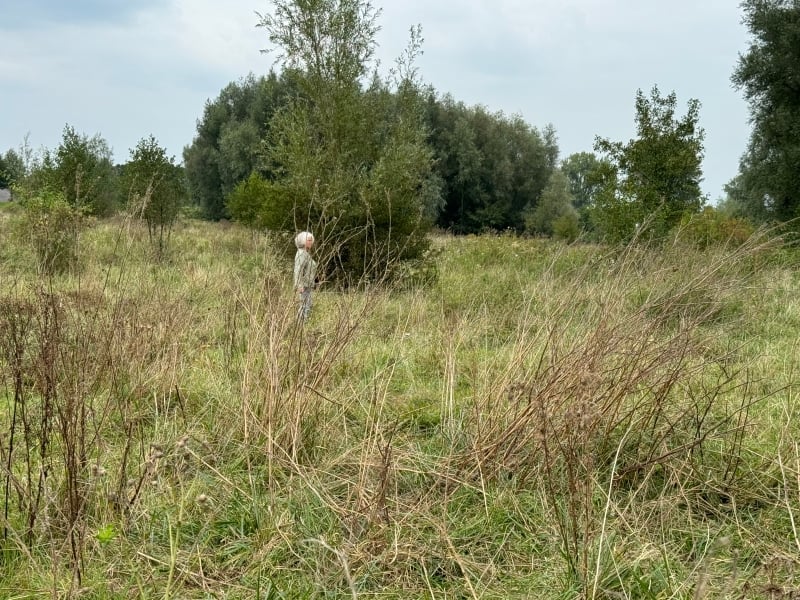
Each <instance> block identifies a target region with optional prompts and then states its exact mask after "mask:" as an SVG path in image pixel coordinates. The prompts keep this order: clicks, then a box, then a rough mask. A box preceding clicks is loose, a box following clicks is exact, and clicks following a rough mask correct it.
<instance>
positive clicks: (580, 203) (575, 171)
mask: <svg viewBox="0 0 800 600" xmlns="http://www.w3.org/2000/svg"><path fill="white" fill-rule="evenodd" d="M609 166H610V165H608V164H603V162H602V161H601V160H600V159H598V158H597V155H595V154H594V153H592V152H576V153H574V154H570V155H569V156H568V157H567V158H565V159H564V160H562V161H561V172H562V173H564V175H565V176H566V177H567V180H568V181H569V191H570V193H571V194H572V205H573V206H574V207H575V209H576V210H577V211H578V217H579V220H580V225H581V227H583V229H585V230H587V231H588V230H591V229H592V222H591V219H590V217H589V215H590V214H591V210H592V207H593V206H594V205H595V200H596V199H597V196H598V194H599V193H600V190H602V189H603V185H604V182H603V173H605V172H607V171H608V168H609Z"/></svg>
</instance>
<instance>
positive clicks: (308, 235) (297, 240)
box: [294, 231, 314, 248]
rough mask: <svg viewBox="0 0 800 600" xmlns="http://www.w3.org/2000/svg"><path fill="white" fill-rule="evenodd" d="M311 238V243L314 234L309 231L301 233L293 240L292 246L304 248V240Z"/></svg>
mask: <svg viewBox="0 0 800 600" xmlns="http://www.w3.org/2000/svg"><path fill="white" fill-rule="evenodd" d="M308 238H311V241H314V234H313V233H311V232H310V231H301V232H300V233H298V234H297V235H296V236H295V238H294V245H295V246H297V247H298V248H305V247H306V240H307V239H308Z"/></svg>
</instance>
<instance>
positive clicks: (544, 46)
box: [0, 0, 750, 202]
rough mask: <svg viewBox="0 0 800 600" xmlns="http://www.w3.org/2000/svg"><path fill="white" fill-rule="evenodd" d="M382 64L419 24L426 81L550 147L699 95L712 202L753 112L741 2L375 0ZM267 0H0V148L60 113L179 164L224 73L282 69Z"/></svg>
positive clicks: (43, 135)
mask: <svg viewBox="0 0 800 600" xmlns="http://www.w3.org/2000/svg"><path fill="white" fill-rule="evenodd" d="M373 6H375V7H376V8H378V9H380V11H381V12H380V14H379V17H378V24H379V25H380V26H381V30H380V32H379V33H378V37H377V43H378V50H377V54H376V56H377V58H378V59H379V60H380V67H379V68H380V70H381V72H383V73H385V72H387V71H388V69H389V68H390V67H391V66H392V65H393V64H394V61H395V59H396V58H397V57H398V56H400V55H401V53H402V52H403V50H404V49H405V48H406V45H407V43H408V40H409V29H410V28H411V27H412V26H416V25H420V26H421V28H422V37H423V40H424V41H423V44H422V50H423V54H422V55H421V56H420V57H418V59H417V61H416V66H417V67H418V70H419V76H420V78H421V80H422V81H423V83H425V84H429V85H431V86H433V87H434V88H435V89H436V90H437V92H438V93H439V94H442V95H443V94H450V95H451V96H452V97H453V98H454V99H455V100H456V101H461V102H464V103H465V104H466V105H468V106H474V105H482V106H484V107H485V108H486V109H488V110H490V111H492V112H503V113H504V114H506V115H519V116H521V117H522V118H523V119H524V120H525V121H526V122H527V123H529V124H530V125H532V126H534V127H536V128H537V129H540V130H541V129H543V128H544V127H546V126H548V125H552V126H553V127H554V128H555V131H556V134H557V136H558V144H559V149H560V157H561V158H566V157H567V156H569V155H570V154H572V153H575V152H591V151H593V145H594V140H595V138H596V137H597V136H599V137H603V138H607V139H610V140H612V141H621V142H627V141H629V140H630V139H631V138H633V137H634V136H635V109H634V101H635V97H636V92H637V90H640V89H641V90H642V91H644V92H645V93H648V94H649V91H650V90H651V89H652V88H653V86H658V88H659V90H660V92H661V93H662V95H666V94H668V93H670V92H673V91H674V92H675V93H676V95H677V100H678V115H679V116H683V115H685V114H686V110H687V102H688V101H689V100H690V99H697V100H699V101H700V103H701V108H700V119H699V121H700V126H701V127H702V128H703V129H704V130H705V157H704V161H703V173H704V181H703V182H702V186H701V187H702V189H703V191H704V193H705V194H706V195H707V197H708V198H709V200H710V201H712V202H714V201H716V200H717V199H719V198H722V197H724V191H723V186H724V185H725V184H726V183H727V182H728V181H730V180H731V178H733V177H734V176H735V175H736V173H737V172H738V163H739V157H740V156H741V155H742V154H743V153H744V151H745V148H746V145H747V141H748V138H749V135H750V125H749V111H748V107H747V103H746V101H745V100H744V98H743V94H742V92H741V91H738V90H736V89H734V88H733V86H732V85H731V82H730V77H731V74H732V72H733V70H734V69H735V67H736V64H737V61H738V58H739V55H740V54H743V53H745V52H746V51H747V48H748V46H749V43H750V36H749V33H748V31H747V29H746V27H745V26H744V25H742V23H741V17H742V14H741V9H740V8H739V7H738V3H737V2H736V1H735V0H702V1H700V2H698V1H697V0H670V1H669V2H666V1H664V0H458V1H456V0H391V2H390V1H389V0H373ZM271 7H272V3H271V2H270V1H269V0H224V1H223V0H137V1H132V0H69V1H65V0H2V10H1V11H0V152H5V151H6V150H8V149H14V150H18V149H19V148H20V146H21V144H23V142H25V141H26V140H27V144H28V146H29V147H31V148H32V149H33V150H34V151H41V149H43V148H48V149H51V150H54V149H55V148H57V147H58V145H59V143H60V141H61V136H62V132H63V130H64V127H65V125H70V126H71V127H73V128H74V129H75V131H77V132H78V133H81V134H85V135H87V136H89V137H91V136H94V135H99V136H100V137H102V138H103V139H105V140H106V142H107V143H108V144H109V146H110V147H111V149H112V151H113V154H114V160H115V162H118V163H124V162H127V160H128V159H129V157H130V151H131V149H132V148H134V147H135V146H136V144H137V143H138V142H139V140H141V139H143V138H146V137H148V136H149V135H153V136H154V137H155V138H156V140H158V142H159V144H160V145H161V146H162V147H164V148H166V150H167V153H168V154H169V155H170V156H174V157H175V159H176V162H181V160H182V154H183V148H184V147H185V146H187V145H189V144H191V142H192V140H193V138H194V136H195V134H196V127H197V121H198V119H200V118H201V117H202V114H203V108H204V106H205V104H206V102H208V101H213V100H214V99H215V98H216V97H217V96H218V95H219V93H220V91H221V90H222V89H223V88H224V87H225V86H226V85H227V84H229V83H231V82H233V81H238V80H240V79H241V78H243V77H245V76H247V75H248V74H250V73H253V74H255V75H256V76H259V75H266V74H267V73H269V70H270V69H271V68H273V67H277V65H276V64H275V59H276V57H277V53H275V52H266V53H265V52H262V51H263V50H270V42H269V39H268V37H267V33H266V31H265V30H264V29H263V28H258V27H256V25H257V23H258V21H259V17H258V15H257V13H261V14H265V13H269V12H270V11H271Z"/></svg>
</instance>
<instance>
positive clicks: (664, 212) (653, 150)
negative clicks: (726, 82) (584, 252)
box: [592, 86, 705, 241]
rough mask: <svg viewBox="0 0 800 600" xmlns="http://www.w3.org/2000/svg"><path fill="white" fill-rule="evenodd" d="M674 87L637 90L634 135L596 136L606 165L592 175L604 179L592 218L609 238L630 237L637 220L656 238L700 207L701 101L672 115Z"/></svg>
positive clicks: (599, 229) (703, 134)
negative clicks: (625, 139)
mask: <svg viewBox="0 0 800 600" xmlns="http://www.w3.org/2000/svg"><path fill="white" fill-rule="evenodd" d="M676 108H677V97H676V95H675V93H674V92H672V93H671V94H669V95H668V96H666V97H662V96H661V94H660V93H659V90H658V87H657V86H654V87H653V89H652V90H651V92H650V96H649V98H648V97H646V96H645V95H644V93H643V92H642V90H638V91H637V92H636V129H637V134H638V137H637V138H636V139H633V140H630V141H629V142H628V143H627V144H623V143H622V142H612V141H610V140H608V139H604V138H600V137H598V138H597V139H596V141H595V150H597V151H598V152H601V153H603V154H604V158H605V160H606V161H607V162H608V167H602V166H601V168H599V169H598V170H597V171H596V175H597V176H598V177H599V178H600V179H601V180H602V181H603V186H602V188H601V189H600V190H599V193H598V195H597V199H596V202H595V206H594V208H593V209H592V221H593V222H594V224H595V225H596V227H597V229H598V231H599V232H600V233H601V235H602V236H604V237H605V238H607V239H609V240H611V241H624V240H626V239H630V238H631V237H632V236H633V234H634V232H635V231H636V228H637V225H646V226H647V228H648V232H649V233H650V235H652V236H655V237H659V236H662V235H664V234H665V233H666V232H668V231H669V230H670V229H671V228H672V227H674V226H675V225H677V224H678V223H679V222H680V220H681V218H682V216H683V215H684V214H686V213H696V212H698V211H699V210H700V209H701V208H702V206H703V204H704V202H705V199H704V198H703V196H702V193H701V190H700V181H701V180H702V169H701V163H702V160H703V139H704V136H705V133H704V131H703V129H702V128H700V127H699V125H698V122H699V113H700V103H699V101H697V100H694V99H691V100H689V103H688V110H687V113H686V115H684V116H683V117H681V118H678V117H676V115H675V112H676Z"/></svg>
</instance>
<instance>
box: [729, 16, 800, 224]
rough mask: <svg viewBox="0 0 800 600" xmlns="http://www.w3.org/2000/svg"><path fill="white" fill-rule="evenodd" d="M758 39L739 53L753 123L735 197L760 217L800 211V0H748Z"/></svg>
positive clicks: (782, 217) (738, 76) (740, 81)
mask: <svg viewBox="0 0 800 600" xmlns="http://www.w3.org/2000/svg"><path fill="white" fill-rule="evenodd" d="M742 7H743V9H744V22H745V23H746V25H747V27H748V29H749V30H750V33H751V34H752V35H753V38H754V39H753V41H752V43H751V44H750V47H749V48H748V50H747V52H746V53H745V54H744V55H742V56H740V57H739V64H738V66H737V68H736V71H735V72H734V74H733V77H732V79H733V82H734V84H735V85H736V86H737V87H738V88H739V89H741V90H743V91H744V95H745V98H747V100H748V102H749V104H750V114H751V120H752V123H753V129H752V134H751V137H750V142H749V144H748V148H747V151H746V153H745V155H744V156H743V157H742V161H741V165H740V173H741V177H740V178H737V179H736V180H734V181H732V182H731V188H730V189H729V190H728V192H729V194H730V193H733V195H734V196H735V199H734V202H735V203H737V204H739V206H740V207H741V208H742V209H743V210H744V211H745V212H746V214H747V216H749V217H751V218H754V219H756V220H760V221H765V220H778V221H788V220H790V219H794V218H797V217H800V168H798V165H800V2H798V0H745V1H744V2H743V3H742Z"/></svg>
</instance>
